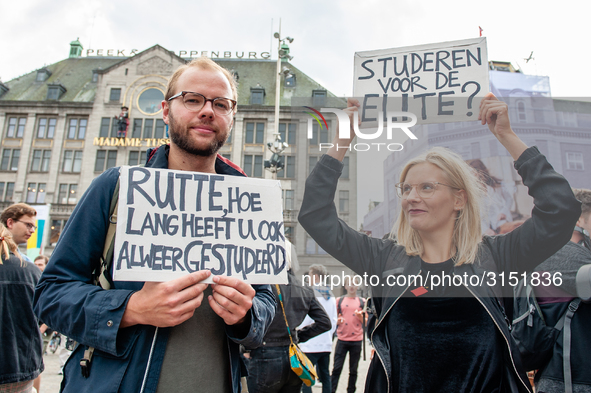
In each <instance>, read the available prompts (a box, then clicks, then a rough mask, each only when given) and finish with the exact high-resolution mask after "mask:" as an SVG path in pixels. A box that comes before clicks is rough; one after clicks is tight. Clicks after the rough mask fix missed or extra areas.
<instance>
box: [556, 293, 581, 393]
mask: <svg viewBox="0 0 591 393" xmlns="http://www.w3.org/2000/svg"><path fill="white" fill-rule="evenodd" d="M579 304H581V299H580V298H576V299H574V300H573V301H571V302H570V303H569V305H568V310H567V311H566V312H565V313H564V315H563V316H562V318H560V320H559V321H558V322H557V323H556V326H555V328H556V329H558V330H560V329H563V326H564V329H563V332H562V369H563V372H564V392H565V393H573V379H572V373H571V371H572V370H571V366H570V348H571V345H570V344H571V329H570V323H571V321H572V319H573V315H574V314H575V312H576V311H577V309H578V308H579Z"/></svg>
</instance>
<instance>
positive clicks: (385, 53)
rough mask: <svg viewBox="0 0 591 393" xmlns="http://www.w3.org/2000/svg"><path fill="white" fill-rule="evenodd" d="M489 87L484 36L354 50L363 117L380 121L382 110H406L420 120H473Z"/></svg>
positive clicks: (356, 86) (357, 93)
mask: <svg viewBox="0 0 591 393" xmlns="http://www.w3.org/2000/svg"><path fill="white" fill-rule="evenodd" d="M488 91H489V85H488V57H487V49H486V38H484V37H480V38H475V39H469V40H462V41H451V42H443V43H437V44H427V45H419V46H412V47H404V48H393V49H382V50H375V51H367V52H357V53H355V77H354V85H353V96H354V97H359V98H361V100H362V101H361V105H362V107H361V112H360V114H361V120H362V122H372V121H373V122H375V121H376V120H377V119H378V118H379V116H383V117H384V124H385V123H386V121H387V119H385V118H386V117H387V112H411V113H413V114H414V115H416V117H417V120H418V121H417V123H419V124H421V123H422V124H427V123H447V122H454V121H471V120H477V119H478V107H479V105H480V98H481V97H483V96H484V95H485V94H486V93H488ZM384 108H386V109H384Z"/></svg>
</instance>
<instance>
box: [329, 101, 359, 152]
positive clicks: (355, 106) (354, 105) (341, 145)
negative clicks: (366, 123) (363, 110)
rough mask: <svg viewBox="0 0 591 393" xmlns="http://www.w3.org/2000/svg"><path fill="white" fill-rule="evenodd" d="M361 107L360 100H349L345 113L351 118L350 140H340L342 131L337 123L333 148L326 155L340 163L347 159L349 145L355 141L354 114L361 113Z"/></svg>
mask: <svg viewBox="0 0 591 393" xmlns="http://www.w3.org/2000/svg"><path fill="white" fill-rule="evenodd" d="M360 107H361V104H360V103H359V100H357V99H356V98H349V99H347V109H345V110H344V111H343V112H345V113H346V114H347V116H348V117H349V124H350V130H349V138H343V139H341V138H340V131H339V127H338V123H337V132H336V135H335V137H334V139H333V140H332V147H331V148H330V149H329V150H328V152H327V153H326V154H328V155H329V156H331V157H333V158H336V159H337V160H339V161H343V158H345V154H346V153H347V150H349V145H350V144H351V142H352V141H353V139H355V131H354V129H353V126H354V123H353V119H354V114H355V113H359V108H360ZM358 119H359V117H358ZM359 123H360V122H359Z"/></svg>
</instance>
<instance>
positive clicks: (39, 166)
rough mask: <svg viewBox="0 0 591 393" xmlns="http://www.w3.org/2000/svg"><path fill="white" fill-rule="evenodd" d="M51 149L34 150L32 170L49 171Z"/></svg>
mask: <svg viewBox="0 0 591 393" xmlns="http://www.w3.org/2000/svg"><path fill="white" fill-rule="evenodd" d="M50 160H51V150H33V159H32V160H31V172H49V161H50Z"/></svg>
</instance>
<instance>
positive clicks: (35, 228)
mask: <svg viewBox="0 0 591 393" xmlns="http://www.w3.org/2000/svg"><path fill="white" fill-rule="evenodd" d="M14 221H18V222H22V223H23V224H25V225H26V226H27V229H28V230H29V231H36V230H37V227H36V226H35V225H33V224H31V223H30V222H24V221H21V220H14Z"/></svg>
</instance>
